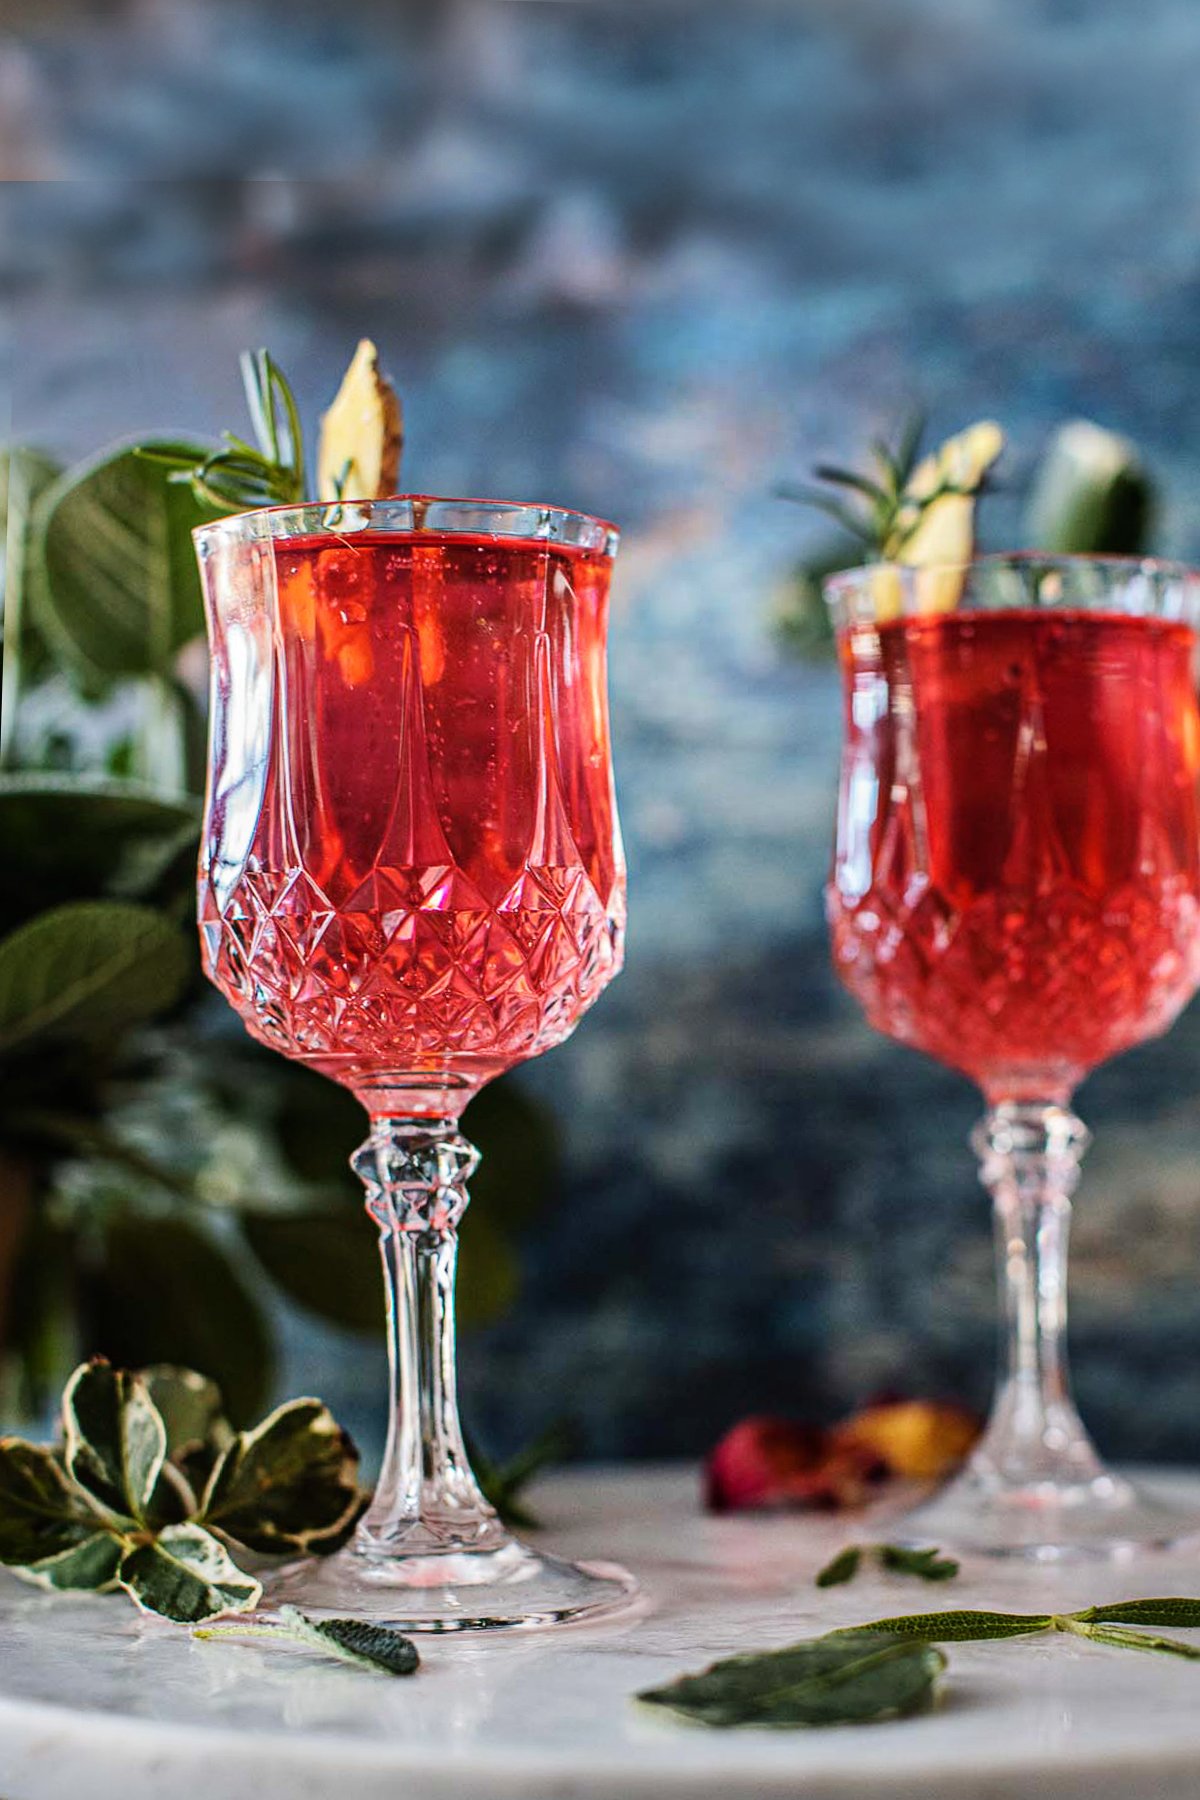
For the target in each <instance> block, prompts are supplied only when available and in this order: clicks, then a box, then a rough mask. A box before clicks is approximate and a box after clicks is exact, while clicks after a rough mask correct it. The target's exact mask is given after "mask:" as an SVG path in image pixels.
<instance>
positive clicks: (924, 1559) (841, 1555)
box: [816, 1544, 959, 1588]
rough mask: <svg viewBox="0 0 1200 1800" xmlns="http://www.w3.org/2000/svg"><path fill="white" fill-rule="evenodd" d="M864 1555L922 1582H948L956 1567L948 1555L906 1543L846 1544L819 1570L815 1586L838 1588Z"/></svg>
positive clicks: (850, 1578) (952, 1576) (848, 1578)
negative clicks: (916, 1548) (912, 1546)
mask: <svg viewBox="0 0 1200 1800" xmlns="http://www.w3.org/2000/svg"><path fill="white" fill-rule="evenodd" d="M866 1557H870V1558H873V1559H874V1560H875V1561H876V1562H878V1564H879V1566H880V1568H883V1569H888V1570H889V1571H891V1572H892V1573H893V1574H896V1575H917V1576H919V1577H920V1578H921V1580H922V1581H951V1580H953V1578H954V1576H955V1575H957V1574H958V1570H959V1565H958V1563H956V1562H955V1560H954V1558H953V1557H952V1556H943V1555H942V1554H941V1552H940V1551H938V1550H934V1549H930V1550H914V1549H912V1548H910V1546H909V1545H907V1544H848V1545H847V1546H846V1548H845V1549H844V1550H839V1551H838V1553H837V1555H836V1556H835V1557H833V1558H831V1560H830V1561H829V1562H827V1563H826V1564H825V1567H824V1568H823V1569H822V1570H821V1571H820V1572H819V1574H818V1575H817V1578H816V1584H817V1586H818V1587H819V1588H830V1587H840V1586H842V1584H843V1583H844V1582H847V1581H853V1580H854V1577H855V1576H856V1575H857V1574H858V1572H859V1570H860V1569H861V1567H862V1564H863V1559H864V1558H866Z"/></svg>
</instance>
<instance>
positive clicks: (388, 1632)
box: [192, 1606, 421, 1675]
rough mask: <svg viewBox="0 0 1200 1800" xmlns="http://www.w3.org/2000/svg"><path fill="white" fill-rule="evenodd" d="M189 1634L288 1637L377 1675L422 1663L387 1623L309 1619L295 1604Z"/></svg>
mask: <svg viewBox="0 0 1200 1800" xmlns="http://www.w3.org/2000/svg"><path fill="white" fill-rule="evenodd" d="M192 1636H193V1637H198V1638H224V1637H232V1638H244V1637H265V1638H275V1639H277V1640H278V1639H282V1640H284V1641H285V1642H286V1641H287V1640H289V1639H290V1640H291V1642H292V1643H296V1644H303V1645H304V1647H305V1648H306V1649H308V1650H319V1651H320V1653H321V1655H322V1656H335V1657H337V1659H338V1661H339V1662H347V1663H351V1664H352V1665H353V1666H354V1667H355V1668H358V1669H370V1670H371V1671H372V1672H373V1673H374V1674H376V1675H414V1674H415V1673H416V1671H417V1670H418V1669H419V1668H420V1666H421V1659H420V1657H419V1656H418V1655H417V1647H416V1645H415V1644H414V1643H413V1641H412V1639H411V1638H406V1637H405V1636H404V1635H403V1634H402V1633H401V1632H399V1631H393V1630H392V1629H391V1627H390V1626H388V1625H373V1624H368V1623H367V1621H366V1620H365V1619H310V1618H309V1617H308V1616H307V1614H305V1613H302V1612H300V1611H298V1610H297V1608H296V1607H294V1606H281V1607H280V1608H279V1611H278V1612H277V1613H276V1614H275V1615H274V1616H273V1617H272V1618H271V1619H268V1620H264V1621H263V1623H262V1624H260V1625H215V1626H211V1625H210V1626H201V1627H200V1628H199V1630H197V1631H194V1632H193V1633H192Z"/></svg>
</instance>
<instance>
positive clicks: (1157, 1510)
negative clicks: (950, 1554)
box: [891, 1468, 1200, 1562]
mask: <svg viewBox="0 0 1200 1800" xmlns="http://www.w3.org/2000/svg"><path fill="white" fill-rule="evenodd" d="M891 1530H892V1532H893V1535H894V1536H895V1539H896V1541H897V1542H898V1543H910V1544H937V1545H939V1546H940V1547H941V1548H942V1549H944V1550H950V1551H961V1552H963V1553H964V1554H966V1555H971V1556H1015V1557H1024V1558H1025V1559H1026V1560H1028V1561H1031V1562H1057V1561H1068V1560H1072V1559H1086V1558H1096V1559H1099V1560H1103V1559H1106V1558H1107V1559H1112V1560H1120V1559H1121V1558H1127V1557H1130V1556H1133V1555H1135V1554H1136V1553H1137V1552H1139V1551H1142V1550H1166V1549H1170V1548H1171V1547H1172V1546H1173V1545H1175V1544H1178V1543H1181V1542H1183V1541H1184V1540H1185V1539H1189V1538H1194V1537H1196V1536H1197V1534H1198V1533H1200V1518H1198V1517H1196V1516H1194V1515H1192V1514H1189V1513H1184V1512H1179V1511H1176V1510H1175V1508H1173V1507H1171V1506H1169V1505H1167V1504H1166V1503H1165V1502H1164V1501H1160V1500H1158V1499H1156V1498H1155V1497H1154V1496H1153V1495H1150V1494H1143V1493H1142V1492H1141V1490H1140V1489H1139V1488H1137V1487H1135V1486H1134V1485H1133V1483H1132V1482H1129V1481H1126V1480H1125V1478H1124V1477H1123V1476H1121V1475H1113V1474H1110V1473H1109V1472H1108V1471H1106V1470H1102V1471H1101V1472H1100V1473H1099V1474H1097V1475H1095V1476H1093V1477H1091V1478H1090V1479H1089V1480H1086V1481H1075V1482H1069V1483H1057V1482H1052V1481H1042V1482H1029V1483H1027V1484H1024V1485H1020V1486H1017V1485H1006V1484H1004V1483H1002V1482H1000V1481H998V1480H997V1479H996V1478H995V1476H992V1477H990V1478H989V1476H988V1475H987V1474H986V1473H985V1474H979V1473H976V1472H975V1471H974V1470H972V1469H970V1468H968V1469H966V1470H965V1471H964V1472H963V1474H961V1475H959V1476H958V1477H957V1478H956V1479H955V1480H954V1481H951V1482H950V1483H949V1485H948V1486H946V1487H944V1488H942V1489H941V1490H940V1492H938V1493H936V1494H934V1495H933V1497H932V1498H931V1499H929V1500H926V1501H925V1502H924V1504H923V1505H921V1506H918V1507H916V1508H914V1510H913V1511H911V1512H907V1513H904V1514H903V1515H902V1516H901V1517H900V1518H898V1519H897V1520H896V1521H895V1524H894V1526H893V1527H891Z"/></svg>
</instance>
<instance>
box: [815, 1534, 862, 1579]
mask: <svg viewBox="0 0 1200 1800" xmlns="http://www.w3.org/2000/svg"><path fill="white" fill-rule="evenodd" d="M861 1562H862V1551H861V1549H860V1548H859V1546H858V1545H857V1544H849V1545H848V1546H847V1547H846V1549H845V1550H839V1551H838V1553H837V1555H836V1556H835V1557H834V1558H833V1559H832V1561H830V1562H827V1563H826V1564H825V1567H824V1568H823V1569H822V1570H821V1571H820V1573H819V1574H818V1576H817V1586H818V1587H819V1588H831V1587H840V1586H841V1585H842V1583H843V1582H845V1581H853V1579H854V1577H855V1576H856V1575H857V1574H858V1570H859V1565H860V1564H861Z"/></svg>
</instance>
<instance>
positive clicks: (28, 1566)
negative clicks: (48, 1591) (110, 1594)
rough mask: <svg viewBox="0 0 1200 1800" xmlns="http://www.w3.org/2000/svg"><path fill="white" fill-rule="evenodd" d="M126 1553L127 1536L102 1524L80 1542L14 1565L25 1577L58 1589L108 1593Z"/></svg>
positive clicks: (18, 1572)
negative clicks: (53, 1554)
mask: <svg viewBox="0 0 1200 1800" xmlns="http://www.w3.org/2000/svg"><path fill="white" fill-rule="evenodd" d="M124 1554H125V1543H124V1540H123V1539H122V1538H121V1537H119V1536H118V1535H116V1534H115V1533H113V1532H111V1531H106V1530H105V1529H104V1528H103V1527H101V1528H100V1530H98V1531H97V1530H93V1531H91V1532H89V1533H88V1535H87V1536H86V1537H81V1538H80V1539H79V1542H78V1543H76V1544H72V1545H71V1546H70V1547H69V1548H68V1549H66V1550H60V1551H59V1552H58V1554H57V1555H56V1556H45V1557H42V1559H41V1560H40V1561H39V1562H33V1563H25V1564H23V1565H22V1566H21V1567H20V1568H17V1569H14V1570H13V1573H14V1575H19V1576H20V1577H21V1579H22V1581H32V1582H33V1583H34V1584H35V1585H36V1586H37V1587H44V1588H52V1589H54V1590H55V1591H57V1592H64V1591H79V1590H86V1591H88V1592H90V1593H106V1592H107V1591H108V1590H109V1589H110V1588H114V1587H116V1585H117V1571H118V1569H119V1568H120V1566H121V1558H122V1557H123V1556H124Z"/></svg>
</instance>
